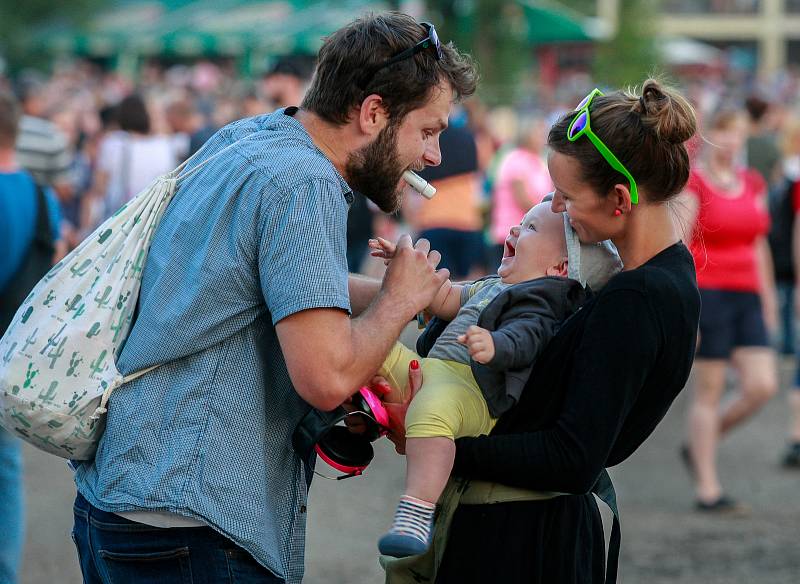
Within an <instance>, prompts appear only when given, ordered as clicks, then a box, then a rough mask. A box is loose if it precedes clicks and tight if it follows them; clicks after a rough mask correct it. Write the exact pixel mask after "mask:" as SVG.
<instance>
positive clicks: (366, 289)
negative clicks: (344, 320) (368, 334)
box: [347, 274, 381, 316]
mask: <svg viewBox="0 0 800 584" xmlns="http://www.w3.org/2000/svg"><path fill="white" fill-rule="evenodd" d="M347 287H348V289H349V293H350V311H351V312H352V314H353V316H359V315H360V314H362V313H363V312H364V311H365V310H366V309H367V307H368V306H369V305H370V304H372V301H373V300H375V297H376V296H377V295H378V292H380V289H381V281H380V280H378V279H377V278H370V277H368V276H361V275H359V274H350V277H349V278H348V280H347Z"/></svg>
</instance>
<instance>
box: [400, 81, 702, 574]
mask: <svg viewBox="0 0 800 584" xmlns="http://www.w3.org/2000/svg"><path fill="white" fill-rule="evenodd" d="M694 132H695V117H694V112H693V110H692V108H691V106H690V105H689V104H688V103H687V102H686V100H685V99H684V98H683V97H681V96H680V95H678V94H677V93H675V92H673V91H672V90H670V89H668V88H666V87H664V86H662V85H661V84H660V83H658V82H657V81H653V80H648V81H646V82H645V84H644V86H643V87H642V91H641V95H634V94H632V93H627V92H617V93H613V94H610V95H603V94H602V93H601V92H600V91H598V90H594V91H592V92H591V93H590V94H589V95H588V96H587V97H586V98H585V99H584V100H583V101H582V102H581V103H580V104H579V105H578V107H577V108H576V109H575V110H574V111H572V112H570V113H568V114H566V115H565V116H563V117H562V118H561V119H560V120H559V121H558V122H557V123H556V124H555V125H554V126H553V127H552V128H551V130H550V134H549V138H548V145H549V147H550V149H551V155H550V159H549V162H548V165H549V170H550V175H551V178H552V180H553V184H554V186H555V192H554V195H553V199H552V203H551V208H552V211H554V212H564V211H565V212H566V213H567V214H568V217H569V223H570V225H571V226H572V228H573V229H574V232H575V234H576V235H577V237H578V239H579V240H580V241H581V243H583V244H587V243H598V242H602V241H604V240H609V239H610V240H611V241H612V242H613V243H614V245H615V246H616V248H617V250H618V252H619V255H620V257H621V259H622V262H623V264H624V269H623V271H622V272H620V273H618V274H617V275H615V276H613V277H612V278H611V279H610V280H609V281H608V283H607V284H606V285H605V286H604V287H603V288H602V290H594V293H595V294H594V295H593V296H592V297H591V298H590V299H589V300H588V302H586V303H585V304H584V305H583V307H582V308H581V309H580V310H578V311H577V312H576V313H575V314H574V315H573V316H571V317H570V318H568V319H567V320H566V321H565V322H564V323H563V325H562V326H561V327H560V329H559V330H558V331H557V333H556V334H555V336H554V337H553V338H552V340H551V341H550V342H549V343H548V344H547V346H546V347H545V348H544V349H543V351H542V353H541V355H540V357H539V358H538V359H537V361H536V363H535V364H534V366H533V370H532V372H531V375H530V377H529V380H528V384H527V385H526V387H525V391H523V392H522V395H521V398H520V400H519V402H518V403H517V405H516V406H515V407H514V408H512V409H511V410H510V411H508V412H507V413H505V414H504V415H503V416H502V417H500V419H499V420H498V421H497V424H496V425H495V427H494V428H493V430H492V431H491V433H490V434H489V435H483V436H478V437H465V438H459V439H457V440H456V442H455V444H456V454H455V464H454V469H453V475H454V476H455V477H463V478H465V479H468V480H469V483H468V485H469V486H468V487H467V488H466V490H465V491H463V492H462V493H461V494H460V503H459V504H458V507H457V508H456V510H455V512H454V514H453V515H452V522H451V523H450V526H449V531H448V532H447V535H446V540H445V541H446V544H445V545H444V546H441V545H439V542H440V541H441V539H440V538H435V540H434V541H435V542H436V543H435V546H438V549H436V550H435V556H439V558H440V562H439V566H438V571H437V574H436V580H435V581H436V582H437V583H440V584H451V583H458V584H467V583H472V582H474V583H485V582H503V583H504V584H513V583H517V582H520V583H521V582H525V583H532V582H533V583H541V584H545V583H547V584H551V583H558V584H573V583H574V584H578V583H580V584H585V583H592V582H604V581H613V580H614V579H615V577H616V565H615V562H611V563H610V565H609V570H608V574H606V566H605V564H606V562H605V546H604V539H603V528H602V523H601V519H600V512H599V509H598V505H597V503H596V501H595V499H594V496H593V495H592V494H591V493H590V491H592V490H593V489H594V490H595V491H598V484H599V480H600V479H602V478H604V477H606V475H605V474H604V473H605V469H606V468H607V467H611V466H614V465H616V464H619V463H620V462H622V461H623V460H625V459H627V458H628V457H629V456H630V455H631V454H632V453H633V452H634V451H635V450H636V449H637V448H638V447H639V446H640V445H641V444H642V442H643V441H644V440H645V439H646V438H647V437H648V436H649V435H650V434H651V433H652V431H653V430H654V429H655V427H656V425H657V424H658V423H659V422H660V421H661V419H662V418H663V417H664V415H665V414H666V412H667V410H668V408H669V407H670V405H671V403H672V401H673V400H674V399H675V397H676V396H677V395H678V393H679V392H680V391H681V389H682V388H683V387H684V385H685V383H686V380H687V378H688V375H689V371H690V369H691V366H692V361H693V358H694V352H695V342H696V335H697V325H698V319H699V312H700V299H699V294H698V290H697V283H696V278H695V269H694V263H693V261H692V256H691V254H690V253H689V251H688V249H687V248H686V247H685V245H684V244H683V243H682V242H681V241H680V237H679V235H678V231H677V230H676V226H675V225H674V224H673V212H672V210H671V209H670V205H669V203H670V201H671V200H673V198H674V197H675V196H676V195H678V194H679V193H680V192H681V190H682V189H683V188H684V185H685V184H686V181H687V179H688V177H689V156H688V154H687V151H686V147H685V145H684V144H685V142H686V141H687V140H688V139H689V138H690V137H691V136H692V135H693V134H694ZM423 383H424V381H423ZM423 391H424V385H423ZM600 482H602V481H600ZM445 524H446V522H444V521H439V520H438V519H437V524H436V525H437V529H442V527H444V526H445ZM442 547H444V550H443V552H442ZM612 548H613V543H612ZM442 553H443V555H442ZM439 558H437V561H438V559H439ZM611 564H613V565H611ZM606 579H607V580H606ZM389 581H393V579H392V575H391V570H390V576H389Z"/></svg>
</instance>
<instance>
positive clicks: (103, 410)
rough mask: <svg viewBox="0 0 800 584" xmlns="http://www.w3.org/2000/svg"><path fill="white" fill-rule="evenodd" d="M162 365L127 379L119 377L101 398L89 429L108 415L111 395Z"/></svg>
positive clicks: (138, 372) (133, 374) (132, 374)
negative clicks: (122, 386)
mask: <svg viewBox="0 0 800 584" xmlns="http://www.w3.org/2000/svg"><path fill="white" fill-rule="evenodd" d="M160 365H161V363H159V364H158V365H153V366H152V367H148V368H146V369H142V370H141V371H137V372H136V373H131V374H130V375H128V376H126V377H122V376H120V377H118V378H117V379H116V381H115V382H114V383H112V384H111V385H109V386H108V387H107V388H106V390H105V391H104V392H103V396H102V397H101V398H100V405H99V406H97V408H96V409H95V410H94V413H93V414H92V415H91V416H89V420H90V422H89V427H90V428H91V427H93V426H94V424H95V423H96V422H97V421H98V420H99V419H100V416H103V415H105V414H107V413H108V408H107V407H106V406H108V400H109V398H110V397H111V393H112V392H113V391H114V390H115V389H117V388H118V387H119V386H120V385H123V384H125V383H128V382H129V381H133V380H134V379H139V378H140V377H141V376H142V375H144V374H145V373H150V372H151V371H152V370H153V369H156V368H157V367H159V366H160Z"/></svg>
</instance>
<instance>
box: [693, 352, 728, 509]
mask: <svg viewBox="0 0 800 584" xmlns="http://www.w3.org/2000/svg"><path fill="white" fill-rule="evenodd" d="M725 367H726V361H724V360H722V359H696V360H695V362H694V387H693V393H692V402H691V405H690V406H689V420H688V422H689V423H688V430H689V452H690V453H691V457H692V463H693V466H694V470H695V491H696V494H697V498H698V499H699V500H700V501H703V502H706V503H708V502H712V501H714V500H716V499H718V498H719V497H720V495H721V494H722V486H721V485H720V482H719V477H718V476H717V443H718V440H719V402H720V398H721V396H722V392H723V390H724V388H725Z"/></svg>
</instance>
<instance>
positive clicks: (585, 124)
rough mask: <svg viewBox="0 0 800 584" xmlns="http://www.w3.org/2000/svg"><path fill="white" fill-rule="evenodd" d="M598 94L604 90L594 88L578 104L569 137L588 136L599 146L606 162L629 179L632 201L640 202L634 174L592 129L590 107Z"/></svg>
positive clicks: (568, 133)
mask: <svg viewBox="0 0 800 584" xmlns="http://www.w3.org/2000/svg"><path fill="white" fill-rule="evenodd" d="M598 95H603V92H602V91H600V90H599V89H597V88H594V89H592V91H591V92H590V93H589V95H587V96H586V97H584V98H583V99H582V100H581V102H580V103H579V104H578V107H576V108H575V112H576V114H575V117H574V118H572V121H571V122H570V124H569V127H568V128H567V139H568V140H569V141H570V142H574V141H575V140H577V139H578V138H580V137H581V136H584V135H585V136H586V137H588V138H589V140H590V141H591V143H592V144H594V147H595V148H597V151H598V152H599V153H600V155H601V156H602V157H603V158H605V159H606V162H608V164H609V165H610V166H611V168H613V169H614V170H616V171H617V172H619V173H620V174H622V175H623V176H624V177H625V178H627V179H628V185H629V187H630V193H631V203H633V204H634V205H636V204H638V203H639V189H637V188H636V181H635V180H634V179H633V175H631V173H630V172H629V171H628V169H627V168H625V165H624V164H622V163H621V162H620V161H619V158H617V157H616V156H614V153H613V152H611V150H610V149H609V148H608V146H606V145H605V144H604V143H603V141H602V140H601V139H600V138H599V137H598V136H597V134H595V133H594V131H592V124H591V117H590V115H589V107H590V106H591V105H592V100H594V98H595V97H596V96H598Z"/></svg>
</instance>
